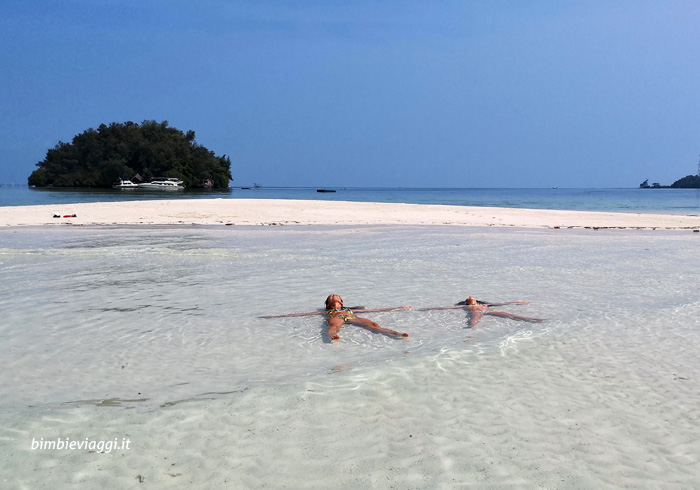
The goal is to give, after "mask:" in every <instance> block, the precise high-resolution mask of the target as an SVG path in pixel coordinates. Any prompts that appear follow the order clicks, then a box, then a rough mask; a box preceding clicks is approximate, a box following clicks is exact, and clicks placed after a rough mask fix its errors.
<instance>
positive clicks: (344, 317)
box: [261, 294, 411, 340]
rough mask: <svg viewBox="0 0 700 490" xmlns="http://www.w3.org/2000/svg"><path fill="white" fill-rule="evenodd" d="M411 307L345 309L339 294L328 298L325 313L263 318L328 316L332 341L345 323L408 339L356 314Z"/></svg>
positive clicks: (329, 334) (404, 334)
mask: <svg viewBox="0 0 700 490" xmlns="http://www.w3.org/2000/svg"><path fill="white" fill-rule="evenodd" d="M408 308H411V307H410V306H397V307H395V308H379V309H376V310H367V309H365V308H363V307H356V308H353V309H351V308H344V307H343V299H342V298H341V297H340V296H338V295H337V294H331V295H330V296H328V298H326V310H325V311H314V312H310V313H292V314H290V315H274V316H263V317H261V318H283V317H292V316H313V315H324V314H325V315H326V316H327V317H328V320H327V323H328V337H329V338H330V339H331V340H337V339H339V338H340V335H339V331H340V327H342V326H343V324H344V323H352V324H353V325H359V326H361V327H365V328H367V329H369V330H372V331H373V332H377V333H383V334H386V335H393V336H395V337H408V334H407V333H400V332H397V331H396V330H391V329H389V328H384V327H381V326H380V325H379V324H377V323H375V322H373V321H372V320H369V319H367V318H361V317H359V316H356V315H355V313H371V312H377V311H392V310H400V309H408Z"/></svg>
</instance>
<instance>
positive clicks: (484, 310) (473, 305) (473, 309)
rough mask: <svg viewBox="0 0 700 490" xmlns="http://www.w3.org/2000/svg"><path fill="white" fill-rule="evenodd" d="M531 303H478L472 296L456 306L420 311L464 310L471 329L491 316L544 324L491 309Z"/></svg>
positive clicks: (538, 319)
mask: <svg viewBox="0 0 700 490" xmlns="http://www.w3.org/2000/svg"><path fill="white" fill-rule="evenodd" d="M528 304H530V302H529V301H511V302H508V303H487V302H485V301H478V300H477V299H475V298H474V297H472V296H469V297H468V298H467V299H466V300H465V301H462V302H460V303H457V304H456V305H454V306H438V307H434V308H421V309H420V311H425V310H451V309H457V308H464V309H466V310H467V311H468V312H469V327H470V328H471V327H475V326H476V324H477V323H479V320H481V318H482V317H483V316H484V315H490V316H500V317H503V318H511V319H513V320H522V321H526V322H536V323H539V322H543V321H544V320H543V319H541V318H530V317H527V316H520V315H514V314H512V313H506V312H504V311H493V310H491V309H489V308H490V307H491V306H502V305H528Z"/></svg>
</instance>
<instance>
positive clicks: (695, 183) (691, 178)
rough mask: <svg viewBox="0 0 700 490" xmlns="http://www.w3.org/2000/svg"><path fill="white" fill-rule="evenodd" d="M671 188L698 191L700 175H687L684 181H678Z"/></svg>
mask: <svg viewBox="0 0 700 490" xmlns="http://www.w3.org/2000/svg"><path fill="white" fill-rule="evenodd" d="M671 187H675V188H678V189H698V188H700V175H686V176H685V177H683V178H682V179H678V180H677V181H675V182H674V183H673V184H671Z"/></svg>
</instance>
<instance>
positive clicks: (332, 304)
mask: <svg viewBox="0 0 700 490" xmlns="http://www.w3.org/2000/svg"><path fill="white" fill-rule="evenodd" d="M342 307H343V298H341V297H340V296H338V295H337V294H331V295H330V296H328V297H327V298H326V309H329V308H342Z"/></svg>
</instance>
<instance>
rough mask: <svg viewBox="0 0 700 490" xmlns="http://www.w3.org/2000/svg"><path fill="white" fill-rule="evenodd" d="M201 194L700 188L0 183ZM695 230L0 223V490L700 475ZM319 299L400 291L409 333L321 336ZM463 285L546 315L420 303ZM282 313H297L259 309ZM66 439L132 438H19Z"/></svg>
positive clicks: (0, 194)
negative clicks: (72, 446)
mask: <svg viewBox="0 0 700 490" xmlns="http://www.w3.org/2000/svg"><path fill="white" fill-rule="evenodd" d="M208 197H224V198H230V199H240V198H254V199H256V198H261V199H263V198H264V199H270V198H275V199H326V200H348V201H380V202H407V203H422V204H451V205H465V206H499V207H517V208H537V209H574V210H584V211H585V210H595V211H620V212H634V213H637V212H649V213H676V214H692V215H697V214H699V212H700V191H698V190H680V189H673V190H671V189H658V190H644V189H389V188H383V189H376V188H347V189H345V188H343V189H337V190H336V192H335V193H330V192H327V193H318V192H316V189H315V188H293V189H291V188H289V189H283V188H274V189H267V188H263V189H231V190H227V191H225V192H223V193H207V192H194V191H193V192H187V191H186V192H181V193H177V194H173V193H167V194H163V193H160V194H149V193H136V192H128V191H127V192H122V191H111V190H104V191H55V190H38V189H29V188H26V187H24V188H19V187H14V188H13V187H2V188H0V202H1V203H2V205H3V206H18V205H32V204H49V205H50V204H62V203H74V202H92V201H119V200H127V199H128V200H132V199H162V198H168V199H172V198H176V199H180V198H197V199H199V198H208ZM698 239H699V237H698V234H697V233H692V232H688V231H687V230H686V231H667V230H656V231H652V230H624V231H623V230H597V231H594V230H585V229H577V230H550V229H497V228H478V227H477V228H472V227H455V226H393V225H387V226H280V227H263V226H231V227H216V226H193V225H187V226H154V227H144V226H117V225H114V226H112V225H106V226H47V227H4V228H0V312H1V313H0V315H1V317H2V320H1V321H0V356H1V359H2V364H3V368H4V369H3V370H2V372H1V373H0V428H1V429H0V441H1V444H0V457H2V460H3V461H4V468H3V471H2V475H0V477H1V478H2V479H3V480H4V482H5V484H6V485H7V486H8V488H37V487H38V486H40V485H42V484H44V483H45V482H54V483H56V484H57V486H56V488H74V487H75V486H76V485H79V484H82V485H83V486H85V487H92V488H94V487H103V488H133V485H134V484H136V485H138V484H139V483H142V482H145V484H148V485H149V488H197V487H199V488H203V487H207V486H215V487H218V488H263V487H268V488H282V487H285V486H287V487H290V488H321V487H325V488H329V487H330V488H348V489H350V488H426V489H427V488H462V487H464V486H467V487H469V486H472V487H474V488H619V487H628V488H693V487H697V485H700V473H699V472H698V471H697V468H698V463H699V461H698V457H697V455H698V454H700V445H699V444H698V442H697V441H698V440H700V429H698V427H699V426H698V424H697V421H698V420H700V408H698V407H700V393H699V392H698V390H697V383H696V381H697V379H698V378H699V377H700V363H699V362H698V360H697V359H698V358H697V348H696V347H697V345H699V344H700V315H699V314H698V312H700V293H698V288H697V278H698V277H700V261H698V256H697V250H698V246H699V245H698ZM331 293H337V294H340V295H341V296H342V297H343V299H344V300H345V304H346V305H347V306H365V307H367V308H370V309H373V308H385V307H395V306H411V308H410V309H401V310H395V311H388V312H381V313H367V314H366V316H367V317H369V318H370V319H372V320H374V321H375V322H377V323H379V324H380V325H382V326H384V327H388V328H392V329H394V330H397V331H400V332H407V333H409V337H408V338H406V339H397V338H394V337H391V336H385V335H382V334H376V333H373V332H371V331H368V330H365V329H363V328H360V327H355V326H352V325H346V326H344V327H343V328H342V329H341V332H340V335H341V338H340V340H339V341H331V340H330V339H329V338H328V336H327V335H326V326H325V322H324V320H323V317H322V316H321V315H320V314H319V313H321V311H322V307H323V302H324V300H325V298H326V296H328V295H329V294H331ZM468 295H473V296H475V297H476V298H478V299H481V300H485V301H491V302H509V301H527V302H529V304H524V305H505V306H501V307H498V309H499V310H501V311H504V312H508V313H513V314H517V315H521V316H526V317H532V318H540V319H544V320H545V321H543V322H541V323H531V322H526V321H521V320H518V319H513V318H502V317H497V316H489V315H486V316H485V317H484V318H482V319H481V321H480V322H479V324H478V326H476V327H474V328H470V325H469V322H468V318H467V313H466V312H465V311H463V310H454V309H448V310H423V308H430V307H441V306H450V305H454V304H455V303H457V302H458V301H461V300H464V299H465V298H466V297H467V296H468ZM293 313H311V315H309V316H300V317H294V316H291V317H284V318H277V319H266V318H262V317H263V316H269V315H284V314H293ZM69 439H70V440H71V441H83V440H84V441H86V442H87V441H88V440H89V441H93V440H98V439H102V440H115V441H116V440H117V439H118V440H120V441H122V440H124V439H129V440H130V441H131V443H132V446H131V447H130V448H129V449H128V450H125V449H123V448H122V449H121V450H120V451H113V452H109V451H106V452H105V451H99V450H97V451H95V450H93V451H87V450H85V451H80V450H74V451H67V450H66V451H58V450H51V449H46V448H44V447H41V448H39V449H36V448H34V447H33V446H34V444H35V442H36V441H40V440H41V441H49V440H51V441H55V440H69ZM37 444H38V443H37ZM375 449H376V451H375ZM328 468H334V471H333V473H332V474H333V477H332V481H330V480H328V479H329V478H330V477H329V476H324V475H327V474H328ZM319 478H320V480H319V481H321V482H323V486H314V485H313V484H311V483H310V482H313V481H316V479H319ZM324 479H325V480H324ZM480 482H481V483H480ZM488 482H491V483H490V484H489V483H488Z"/></svg>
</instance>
